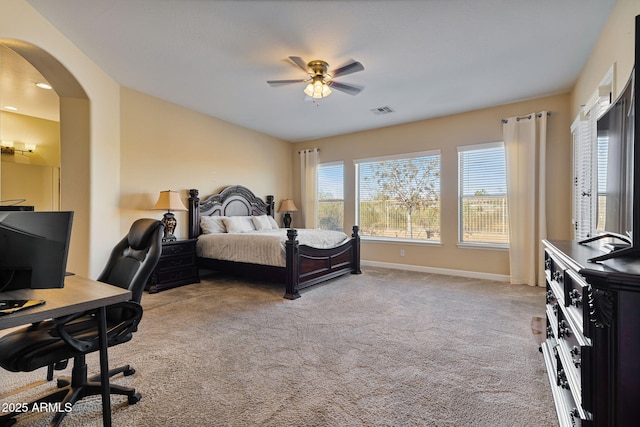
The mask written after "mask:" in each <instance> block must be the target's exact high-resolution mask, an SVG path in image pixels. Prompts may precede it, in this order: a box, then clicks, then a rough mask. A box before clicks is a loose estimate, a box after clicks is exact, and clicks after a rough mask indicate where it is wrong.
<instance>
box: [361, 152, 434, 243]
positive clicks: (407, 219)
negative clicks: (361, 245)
mask: <svg viewBox="0 0 640 427" xmlns="http://www.w3.org/2000/svg"><path fill="white" fill-rule="evenodd" d="M354 163H355V164H356V186H357V188H356V197H357V199H356V209H357V221H358V225H359V226H360V230H361V234H362V236H371V237H376V238H379V239H411V240H424V241H433V242H439V241H440V151H439V150H436V151H429V152H420V153H410V154H403V155H397V156H389V157H380V158H374V159H361V160H356V161H354Z"/></svg>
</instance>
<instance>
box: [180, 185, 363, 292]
mask: <svg viewBox="0 0 640 427" xmlns="http://www.w3.org/2000/svg"><path fill="white" fill-rule="evenodd" d="M189 195H190V197H189V238H196V237H198V235H199V234H200V216H201V215H261V214H266V215H271V216H273V212H274V197H273V196H267V202H266V203H265V202H263V201H262V200H261V199H259V198H257V197H255V195H254V194H253V193H252V192H251V191H250V190H249V189H247V188H245V187H242V186H233V187H227V188H225V189H224V190H223V191H222V192H220V193H219V194H216V195H213V196H209V197H208V198H207V199H205V200H204V201H202V202H201V201H200V199H199V197H198V190H195V189H194V190H190V191H189ZM229 206H231V207H232V208H233V213H230V208H228V207H229ZM238 206H242V209H241V210H240V211H238ZM358 232H359V228H358V226H357V225H356V226H354V227H353V234H352V235H351V238H350V239H349V240H348V241H347V242H345V243H344V244H342V245H340V246H338V247H335V248H330V249H317V248H312V247H310V246H306V245H300V244H299V243H298V240H297V237H298V231H297V230H296V229H290V230H287V241H286V242H285V250H286V255H285V256H286V266H285V267H275V266H269V265H261V264H251V263H243V262H231V261H224V260H218V259H209V258H202V257H198V258H197V259H196V262H197V265H198V266H199V267H201V268H208V269H212V270H216V271H221V272H227V273H232V274H239V275H243V276H248V277H255V278H259V279H262V280H269V281H274V282H277V283H283V284H284V285H285V294H284V297H285V298H287V299H296V298H300V292H299V290H300V289H303V288H306V287H309V286H312V285H315V284H317V283H320V282H324V281H327V280H330V279H333V278H335V277H338V276H341V275H343V274H349V273H351V274H360V273H361V271H360V236H359V234H358Z"/></svg>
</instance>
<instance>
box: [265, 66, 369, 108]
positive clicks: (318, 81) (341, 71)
mask: <svg viewBox="0 0 640 427" xmlns="http://www.w3.org/2000/svg"><path fill="white" fill-rule="evenodd" d="M289 59H290V60H291V62H293V63H294V64H295V65H297V66H298V67H299V68H300V69H302V71H304V72H305V73H307V74H309V77H308V78H306V79H303V80H300V79H293V80H267V83H268V84H270V85H271V86H280V85H285V84H290V83H307V86H306V87H305V89H304V93H305V94H307V95H308V96H310V97H312V98H313V99H319V98H325V97H327V96H329V94H331V89H336V90H339V91H341V92H344V93H348V94H349V95H357V94H359V93H360V92H361V91H362V89H363V88H362V87H358V86H354V85H350V84H346V83H339V82H336V81H334V80H333V79H334V78H335V77H340V76H345V75H347V74H351V73H355V72H358V71H362V70H364V66H363V65H362V64H361V63H359V62H358V61H351V62H349V63H347V64H345V65H343V66H342V67H340V68H337V69H335V70H334V71H333V72H332V73H329V64H327V63H326V62H325V61H321V60H318V59H316V60H313V61H309V62H308V63H305V62H304V61H303V60H302V58H300V57H299V56H290V57H289Z"/></svg>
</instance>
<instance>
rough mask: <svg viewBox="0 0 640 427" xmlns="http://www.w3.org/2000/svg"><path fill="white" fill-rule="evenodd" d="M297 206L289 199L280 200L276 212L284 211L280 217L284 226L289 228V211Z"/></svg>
mask: <svg viewBox="0 0 640 427" xmlns="http://www.w3.org/2000/svg"><path fill="white" fill-rule="evenodd" d="M297 210H298V208H296V205H295V204H294V203H293V200H291V199H284V200H283V201H281V202H280V207H279V208H278V212H284V213H285V214H284V216H283V217H282V223H283V224H284V227H285V228H289V227H290V226H291V212H296V211H297Z"/></svg>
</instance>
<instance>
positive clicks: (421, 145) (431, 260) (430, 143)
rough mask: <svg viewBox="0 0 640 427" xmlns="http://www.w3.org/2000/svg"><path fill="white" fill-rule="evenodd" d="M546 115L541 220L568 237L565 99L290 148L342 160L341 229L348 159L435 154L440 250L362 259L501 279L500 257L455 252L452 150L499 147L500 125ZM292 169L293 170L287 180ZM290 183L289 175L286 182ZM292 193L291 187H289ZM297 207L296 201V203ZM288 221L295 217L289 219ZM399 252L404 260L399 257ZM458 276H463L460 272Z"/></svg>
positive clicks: (348, 192) (350, 206)
mask: <svg viewBox="0 0 640 427" xmlns="http://www.w3.org/2000/svg"><path fill="white" fill-rule="evenodd" d="M542 110H547V111H551V113H552V115H551V117H549V121H548V142H547V144H548V151H547V162H548V165H547V171H548V176H547V194H548V197H547V218H548V223H549V224H548V226H549V236H551V237H554V238H559V239H562V238H569V236H570V233H571V203H570V200H571V199H570V194H571V185H570V184H571V140H570V138H569V125H570V123H571V121H570V115H569V95H568V94H565V95H558V96H551V97H545V98H540V99H535V100H531V101H527V102H520V103H516V104H509V105H503V106H499V107H495V108H487V109H483V110H478V111H472V112H468V113H463V114H456V115H452V116H447V117H442V118H437V119H432V120H424V121H420V122H415V123H410V124H405V125H399V126H392V127H387V128H383V129H378V130H372V131H367V132H358V133H353V134H349V135H342V136H337V137H332V138H325V139H319V140H315V141H308V142H303V143H298V144H296V150H302V149H306V148H313V147H318V148H320V161H321V162H331V161H343V162H344V167H345V191H344V197H345V222H346V224H345V229H346V230H350V229H351V226H352V225H353V224H354V222H355V167H354V164H353V161H354V160H355V159H361V158H367V157H377V156H385V155H391V154H398V153H412V152H418V151H425V150H434V149H439V150H441V155H442V158H441V162H442V165H441V182H440V185H441V197H442V199H441V203H442V205H441V209H442V213H441V218H442V224H441V228H442V245H441V246H434V245H427V244H415V243H382V242H371V241H363V242H362V259H363V260H365V261H375V262H382V263H393V264H407V265H409V266H410V268H413V267H416V266H417V267H425V268H428V269H434V270H437V269H444V270H456V271H458V272H460V271H467V272H480V273H485V274H486V275H488V276H491V275H496V276H508V274H509V256H508V252H507V251H502V250H486V249H484V250H483V249H469V248H464V249H463V248H458V247H457V244H456V243H457V239H458V232H457V209H458V202H457V182H458V177H457V169H458V167H457V151H456V147H457V146H460V145H469V144H479V143H483V142H493V141H502V122H501V119H503V118H507V117H512V116H520V115H526V114H529V113H532V112H538V111H542ZM298 173H299V167H298V165H297V164H295V165H294V174H298ZM294 176H297V175H294ZM296 191H297V193H296V194H299V193H298V192H299V188H298V187H296ZM296 201H298V200H296ZM294 218H295V217H294ZM400 249H404V251H405V256H404V257H401V256H400ZM462 274H464V273H462Z"/></svg>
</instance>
